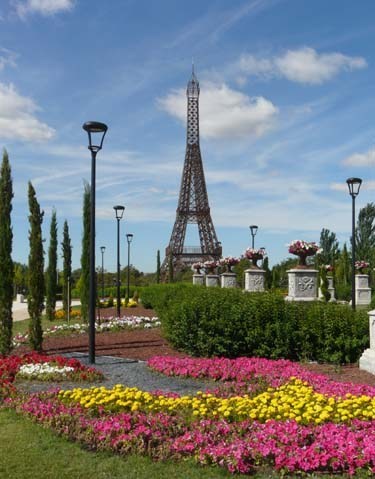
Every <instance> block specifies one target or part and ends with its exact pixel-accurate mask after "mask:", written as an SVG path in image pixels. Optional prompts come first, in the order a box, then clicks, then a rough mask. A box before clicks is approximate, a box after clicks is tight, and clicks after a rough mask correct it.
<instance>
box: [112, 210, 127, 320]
mask: <svg viewBox="0 0 375 479" xmlns="http://www.w3.org/2000/svg"><path fill="white" fill-rule="evenodd" d="M113 209H114V210H115V213H116V220H117V304H116V306H117V317H118V318H119V317H120V314H121V297H120V220H121V219H122V216H123V214H124V210H125V206H121V205H117V206H114V207H113Z"/></svg>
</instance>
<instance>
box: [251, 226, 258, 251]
mask: <svg viewBox="0 0 375 479" xmlns="http://www.w3.org/2000/svg"><path fill="white" fill-rule="evenodd" d="M249 228H250V233H251V247H252V248H253V249H254V238H255V235H256V234H257V232H258V226H257V225H251V226H249Z"/></svg>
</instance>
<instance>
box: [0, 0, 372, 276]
mask: <svg viewBox="0 0 375 479" xmlns="http://www.w3.org/2000/svg"><path fill="white" fill-rule="evenodd" d="M374 18H375V2H374V1H373V0H362V1H361V2H353V1H350V0H330V1H329V2H327V0H314V1H313V2H311V1H301V0H206V1H201V0H190V1H189V2H180V1H176V0H157V1H156V0H109V1H106V2H103V1H99V0H1V1H0V147H1V148H6V150H7V151H8V154H9V158H10V163H11V167H12V176H13V187H14V199H13V212H12V225H13V234H14V242H13V259H14V260H15V261H19V262H22V263H27V261H28V254H29V244H28V231H29V224H28V214H29V212H28V202H27V188H28V182H29V181H31V182H32V184H33V185H34V187H35V190H36V194H37V198H38V201H39V203H40V205H41V208H42V209H43V210H44V212H45V214H44V222H43V234H44V238H45V251H46V253H47V251H48V243H49V228H50V220H51V212H52V210H53V208H55V210H56V213H57V219H58V228H59V243H61V241H62V229H63V223H64V221H65V220H67V221H68V225H69V229H70V235H71V239H72V246H73V268H78V267H79V266H80V255H81V240H82V198H83V189H84V183H85V181H87V182H89V181H90V174H91V156H90V152H89V150H88V149H87V144H88V139H87V134H86V132H85V131H84V130H83V129H82V125H83V123H85V122H86V121H100V122H103V123H106V124H107V125H108V132H107V135H106V137H105V140H104V145H103V149H102V150H101V151H100V152H99V153H98V156H97V166H96V168H97V170H96V173H97V180H96V217H97V219H96V259H97V264H98V266H100V265H101V253H100V246H105V247H106V250H105V253H104V257H103V259H104V268H105V269H106V270H108V271H115V269H116V253H117V249H116V248H117V243H116V241H117V229H116V228H117V222H116V219H115V213H114V210H113V206H114V205H118V204H119V205H124V206H125V213H124V217H123V219H122V220H121V222H120V238H121V260H120V261H121V264H122V266H126V264H127V243H126V236H125V235H126V234H127V233H132V234H133V235H134V237H133V242H132V244H131V249H130V262H131V264H133V265H134V266H135V267H136V268H138V269H139V270H141V271H144V272H153V271H155V270H156V254H157V250H160V252H161V257H162V259H163V258H164V251H165V247H166V246H167V245H168V242H169V239H170V235H171V232H172V228H173V224H174V220H175V215H176V208H177V202H178V195H179V188H180V181H181V174H182V168H183V163H184V156H185V147H186V84H187V82H188V80H189V78H190V76H191V69H192V61H193V62H194V67H195V73H196V75H197V77H198V80H199V82H200V87H201V93H200V146H201V154H202V159H203V165H204V170H205V178H206V184H207V191H208V197H209V203H210V207H211V216H212V219H213V223H214V225H215V229H216V233H217V236H218V240H219V241H220V242H221V243H222V246H223V255H224V256H228V255H232V256H240V255H241V254H242V253H243V252H244V250H245V249H246V248H247V247H248V246H250V245H251V235H250V230H249V225H251V224H256V225H258V227H259V229H258V233H257V235H256V237H255V246H256V247H265V248H266V250H267V253H268V256H269V260H270V264H271V265H272V264H275V263H277V262H279V261H281V260H283V259H286V258H288V257H290V255H289V254H288V251H287V246H286V245H287V243H289V242H291V241H292V240H295V239H303V240H306V241H319V237H320V232H321V230H322V228H328V229H330V230H331V231H333V232H335V233H336V235H337V237H338V239H339V241H340V244H341V245H343V243H344V242H348V240H349V238H350V231H351V205H352V203H351V198H350V196H349V192H348V188H347V185H346V179H347V178H349V177H360V178H362V180H363V184H362V187H361V190H360V193H359V195H358V197H357V199H356V208H357V212H358V211H359V209H360V208H362V207H364V206H365V205H366V204H367V203H369V202H372V201H374V199H375V174H374V166H375V121H374V116H375V114H374V113H375V94H374V93H375V92H374V88H375V50H374V47H373V46H374V45H375V22H374ZM185 245H186V246H197V245H198V234H197V228H196V225H190V226H189V228H188V233H187V238H186V240H185ZM59 253H60V258H59V266H60V268H61V267H62V259H61V246H59ZM46 260H47V254H46Z"/></svg>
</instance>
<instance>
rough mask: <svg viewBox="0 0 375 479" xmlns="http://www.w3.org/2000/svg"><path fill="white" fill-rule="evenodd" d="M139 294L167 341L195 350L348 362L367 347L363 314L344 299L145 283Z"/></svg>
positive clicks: (199, 353) (209, 353)
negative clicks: (306, 298)
mask: <svg viewBox="0 0 375 479" xmlns="http://www.w3.org/2000/svg"><path fill="white" fill-rule="evenodd" d="M144 297H146V303H147V301H149V303H147V304H148V305H150V306H152V307H153V308H154V309H155V310H156V311H157V313H158V316H159V318H160V320H161V323H162V328H163V331H164V334H165V336H166V337H167V339H168V340H169V341H170V342H171V344H173V346H175V347H176V348H178V349H180V350H183V351H185V352H187V353H189V354H191V355H194V356H205V357H209V356H226V357H237V356H262V357H266V358H273V359H276V358H287V359H292V360H315V361H320V362H332V363H352V362H355V361H357V360H358V358H359V356H360V355H361V353H362V352H363V350H364V349H365V348H366V347H368V342H369V329H368V315H367V313H366V311H363V310H357V311H355V312H353V311H352V309H351V308H350V307H349V306H347V305H342V304H335V303H322V302H318V301H317V302H313V303H300V302H287V301H285V300H284V297H283V296H282V295H280V294H277V293H250V294H249V293H243V292H242V291H240V290H231V289H220V288H205V287H200V286H198V287H193V286H186V285H158V286H157V287H152V291H151V290H149V288H145V289H144V290H143V292H142V300H143V299H144Z"/></svg>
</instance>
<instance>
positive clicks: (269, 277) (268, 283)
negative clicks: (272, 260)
mask: <svg viewBox="0 0 375 479" xmlns="http://www.w3.org/2000/svg"><path fill="white" fill-rule="evenodd" d="M262 269H264V271H265V272H266V273H265V275H264V287H265V289H270V288H271V286H272V272H271V270H270V267H269V259H268V256H266V257H265V258H264V259H263V264H262Z"/></svg>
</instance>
